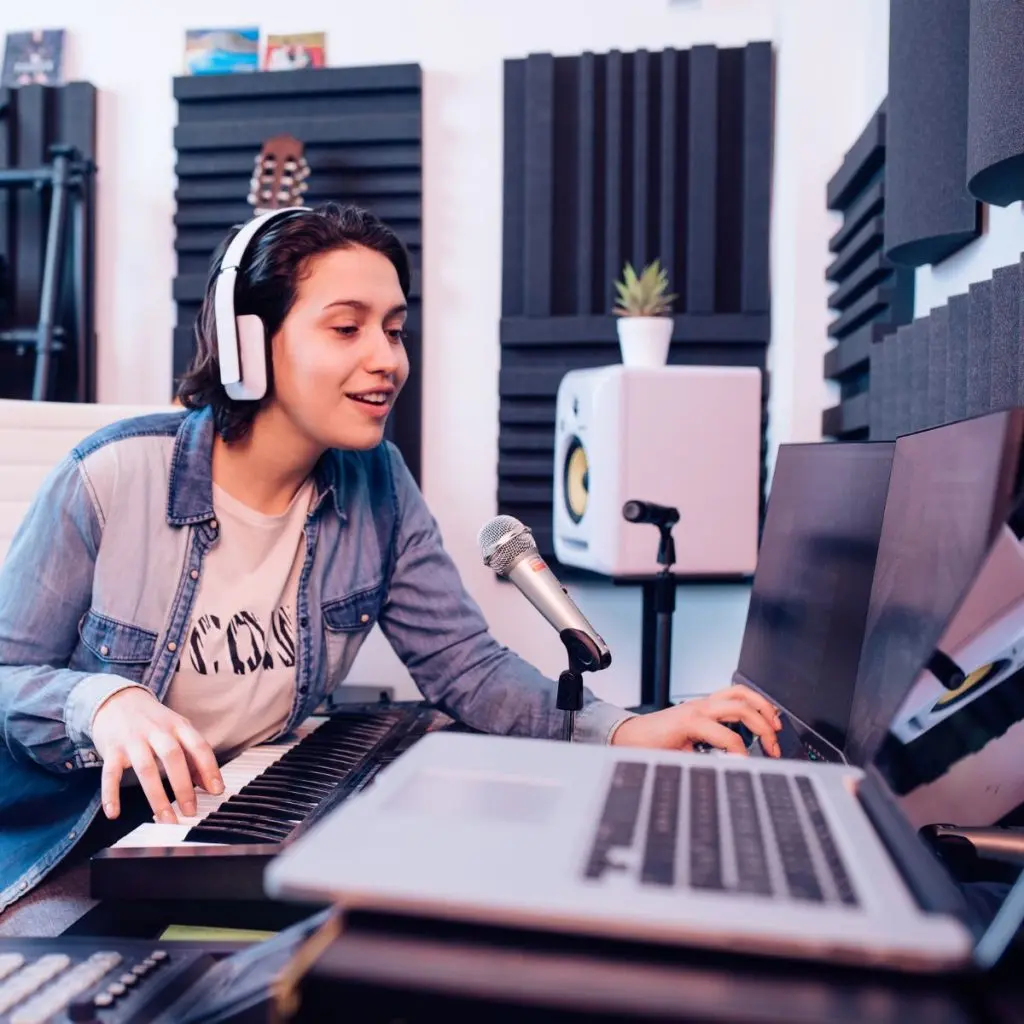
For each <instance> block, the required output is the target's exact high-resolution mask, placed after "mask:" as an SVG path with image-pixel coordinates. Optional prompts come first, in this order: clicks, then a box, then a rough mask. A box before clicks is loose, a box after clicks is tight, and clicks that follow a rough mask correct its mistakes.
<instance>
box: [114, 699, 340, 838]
mask: <svg viewBox="0 0 1024 1024" xmlns="http://www.w3.org/2000/svg"><path fill="white" fill-rule="evenodd" d="M326 721H327V719H326V718H323V717H314V718H307V719H306V720H305V721H304V722H302V723H301V724H300V725H299V726H297V727H296V729H295V731H294V732H293V733H292V735H291V736H290V737H289V738H288V740H286V741H285V742H278V743H261V744H260V745H259V746H255V747H250V748H249V749H248V750H246V751H243V752H242V753H241V754H239V755H238V757H235V758H233V759H232V760H230V761H228V762H227V764H224V765H222V766H221V769H220V774H221V778H222V779H223V780H224V792H223V793H220V794H216V793H207V792H206V791H205V790H203V789H198V788H197V789H196V813H195V814H194V815H191V816H190V815H186V814H185V813H184V812H183V811H182V809H181V808H180V807H179V806H178V801H177V800H175V801H174V803H173V804H171V809H172V810H173V811H174V814H175V817H176V818H177V819H178V821H177V824H174V825H162V824H160V823H158V822H155V821H154V822H146V823H145V824H143V825H140V826H139V827H138V828H136V829H134V830H133V831H131V832H129V833H128V834H127V835H126V836H122V838H121V839H119V840H118V841H117V842H116V843H114V846H115V847H122V848H127V847H139V846H180V845H182V844H184V842H185V836H186V835H187V834H188V831H189V829H191V828H192V827H193V826H194V825H198V824H199V822H200V821H201V820H202V819H203V818H205V817H206V816H207V815H208V814H212V813H213V812H214V811H215V810H217V808H218V807H220V805H221V804H222V803H224V801H225V800H227V799H228V797H230V796H234V795H235V794H236V793H238V792H239V791H240V790H242V789H243V788H244V787H245V786H247V785H248V784H249V783H250V782H252V780H253V779H255V778H256V776H257V775H260V774H261V773H262V772H264V771H266V770H267V769H268V768H269V767H270V766H271V765H273V764H275V763H276V762H278V761H280V760H281V758H282V757H284V755H285V754H286V753H288V751H289V750H291V749H292V747H296V746H298V745H299V743H301V742H302V741H303V740H304V739H305V738H306V737H307V736H308V735H309V734H310V733H312V732H315V731H316V730H317V729H318V728H319V727H320V726H321V725H323V724H324V722H326ZM189 845H190V846H191V845H192V841H191V840H190V841H189ZM195 845H196V846H219V845H221V844H220V843H195Z"/></svg>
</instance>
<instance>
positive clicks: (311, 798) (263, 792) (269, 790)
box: [238, 782, 322, 809]
mask: <svg viewBox="0 0 1024 1024" xmlns="http://www.w3.org/2000/svg"><path fill="white" fill-rule="evenodd" d="M238 793H239V796H260V797H265V798H266V799H268V800H284V801H288V802H289V803H292V804H294V805H295V806H296V807H305V808H308V809H312V808H314V807H316V806H317V804H319V803H320V801H321V799H322V796H320V795H314V794H313V793H307V792H304V791H302V790H299V789H297V788H292V789H289V788H288V787H287V786H275V785H273V784H272V783H269V784H268V783H266V782H249V783H247V784H246V785H244V786H243V787H242V788H241V789H240V790H239V791H238Z"/></svg>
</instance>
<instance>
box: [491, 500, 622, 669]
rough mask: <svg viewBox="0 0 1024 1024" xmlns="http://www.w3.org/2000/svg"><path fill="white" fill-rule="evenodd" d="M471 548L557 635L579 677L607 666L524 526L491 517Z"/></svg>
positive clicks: (606, 654) (600, 644)
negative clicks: (477, 549) (475, 547)
mask: <svg viewBox="0 0 1024 1024" xmlns="http://www.w3.org/2000/svg"><path fill="white" fill-rule="evenodd" d="M477 543H478V544H479V545H480V554H481V555H482V556H483V560H484V565H486V566H487V567H488V568H489V569H493V570H494V571H495V572H496V573H497V574H498V575H499V576H503V577H504V578H505V579H507V580H510V581H511V582H512V583H514V584H515V585H516V587H518V588H519V590H520V592H521V593H522V594H523V595H524V596H525V597H526V599H527V600H528V601H529V602H530V604H532V605H533V606H534V608H536V609H537V611H539V612H540V613H541V615H543V616H544V618H545V619H547V620H548V622H549V623H550V624H551V625H552V626H554V628H555V629H556V630H557V631H558V635H559V636H560V637H561V639H562V642H563V643H564V644H565V645H566V647H567V648H569V650H570V653H572V654H573V655H574V656H575V657H576V658H577V659H578V661H579V663H580V668H581V669H582V670H583V671H589V672H596V671H598V670H599V669H603V668H607V667H608V666H609V665H610V664H611V662H612V655H611V651H609V650H608V645H607V644H606V643H605V642H604V640H603V639H602V637H601V634H600V633H598V632H597V630H596V629H594V627H593V626H592V625H591V624H590V623H589V622H588V621H587V619H586V617H585V616H584V614H583V613H582V612H581V611H580V610H579V608H577V607H576V604H575V603H574V602H573V600H572V598H571V597H569V594H568V592H567V591H566V589H565V587H563V586H562V584H561V583H559V582H558V580H557V579H556V578H555V574H554V573H553V572H552V571H551V570H550V569H549V568H548V566H547V563H546V562H545V561H544V559H543V558H542V557H541V554H540V551H538V549H537V543H536V541H535V540H534V539H533V534H532V533H531V532H530V530H529V529H528V528H527V527H526V526H524V525H523V524H522V523H521V522H520V521H519V520H518V519H516V518H515V517H514V516H495V517H494V518H493V519H491V520H490V521H489V522H486V523H484V525H483V526H482V527H481V528H480V532H479V534H478V535H477Z"/></svg>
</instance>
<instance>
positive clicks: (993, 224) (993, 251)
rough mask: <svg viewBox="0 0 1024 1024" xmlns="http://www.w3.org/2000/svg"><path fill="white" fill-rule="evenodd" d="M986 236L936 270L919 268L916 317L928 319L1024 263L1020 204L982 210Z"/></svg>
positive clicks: (983, 231)
mask: <svg viewBox="0 0 1024 1024" xmlns="http://www.w3.org/2000/svg"><path fill="white" fill-rule="evenodd" d="M982 210H983V216H982V234H981V236H980V237H979V238H976V239H975V240H974V241H973V242H971V244H970V245H967V246H964V248H963V249H961V250H960V251H959V252H957V253H954V254H953V255H952V256H950V257H949V259H946V260H943V261H942V262H941V263H940V264H939V265H938V266H935V267H918V269H917V273H916V274H915V275H914V316H915V317H918V316H927V315H928V314H929V313H930V312H931V311H932V310H933V309H934V308H935V307H936V306H944V305H945V304H946V303H947V302H948V301H949V299H950V296H952V295H962V294H964V293H966V291H967V286H968V285H969V284H971V283H972V282H974V281H984V280H986V279H987V278H989V277H991V276H992V271H994V270H995V269H996V268H997V267H1007V266H1009V265H1010V264H1011V263H1017V262H1018V261H1019V260H1020V257H1021V253H1022V252H1024V211H1022V209H1021V204H1020V203H1011V204H1010V205H1009V206H1006V207H1003V206H984V207H983V208H982Z"/></svg>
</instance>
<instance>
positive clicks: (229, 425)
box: [178, 203, 409, 441]
mask: <svg viewBox="0 0 1024 1024" xmlns="http://www.w3.org/2000/svg"><path fill="white" fill-rule="evenodd" d="M239 230H240V226H239V227H235V228H232V229H231V231H230V232H229V233H228V235H227V237H226V238H225V239H224V240H223V241H222V242H221V243H220V245H219V246H218V247H217V250H216V252H214V254H213V260H212V261H211V263H210V272H209V275H208V277H207V280H206V294H205V296H204V297H203V304H202V306H201V307H200V310H199V315H198V316H197V317H196V323H195V339H196V347H195V354H194V356H193V357H192V365H191V366H190V367H189V370H188V372H187V373H186V374H185V376H184V377H182V379H181V383H180V384H179V386H178V398H179V399H180V401H181V404H182V405H184V406H185V407H186V408H187V409H205V408H206V407H207V406H209V407H210V408H212V410H213V422H214V426H215V428H216V430H217V432H218V433H219V434H220V436H221V437H222V438H223V439H224V440H225V441H236V440H238V439H240V438H242V437H244V436H245V435H246V434H247V433H248V431H249V428H250V426H251V425H252V421H253V417H254V416H255V415H256V413H257V412H258V411H259V409H260V408H262V406H263V405H265V404H266V402H267V401H268V400H269V398H270V396H271V395H272V394H273V386H274V377H273V362H272V360H271V357H270V342H271V339H272V338H273V337H274V335H275V334H277V332H278V330H279V329H280V327H281V324H282V323H283V322H284V319H285V317H286V316H287V315H288V313H289V311H290V310H291V308H292V305H293V303H294V302H295V296H296V293H297V291H298V286H299V281H300V280H301V279H302V277H303V276H304V275H305V274H306V272H307V270H308V267H309V262H310V260H311V259H313V258H314V257H316V256H320V255H322V254H324V253H328V252H333V251H334V250H336V249H349V248H352V247H353V246H363V247H364V248H366V249H372V250H374V251H375V252H379V253H381V254H382V255H383V256H386V257H387V258H388V259H389V260H390V261H391V263H392V265H393V266H394V268H395V270H396V271H397V272H398V282H399V284H400V285H401V287H402V292H403V294H404V295H406V296H408V294H409V257H408V255H407V254H406V251H405V249H404V248H403V246H402V243H401V242H400V241H399V240H398V236H397V235H396V234H395V233H394V232H393V231H392V230H391V229H390V228H389V227H388V226H387V225H386V224H384V223H383V221H381V220H380V219H379V218H378V217H376V216H375V215H374V214H372V213H369V212H368V211H366V210H361V209H359V208H357V207H354V206H342V205H341V204H340V203H324V204H323V205H321V206H318V207H316V208H315V209H314V210H312V211H311V212H310V213H296V214H293V215H292V216H283V217H275V218H273V219H272V220H271V221H270V222H269V223H268V224H267V226H266V227H265V228H263V229H262V230H261V231H260V232H259V233H258V234H257V235H256V237H255V238H254V239H252V240H251V241H250V242H249V245H248V247H247V249H246V254H245V258H244V259H243V261H242V265H241V267H240V268H239V272H238V277H237V279H236V282H235V315H236V316H242V315H244V314H246V313H255V314H256V315H257V316H258V317H259V318H260V319H261V320H262V321H263V330H264V336H265V338H266V345H267V349H266V359H267V394H266V396H265V397H264V398H263V399H260V400H259V401H250V402H239V401H235V400H233V399H231V398H229V397H228V395H227V392H226V391H225V390H224V386H223V385H222V384H221V381H220V362H219V360H218V358H217V319H216V316H215V314H214V293H215V290H216V286H217V275H218V272H219V271H220V265H221V261H222V260H223V259H224V254H225V252H226V251H227V248H228V245H230V243H231V240H232V239H233V238H234V237H235V235H236V234H237V233H238V231H239Z"/></svg>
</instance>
